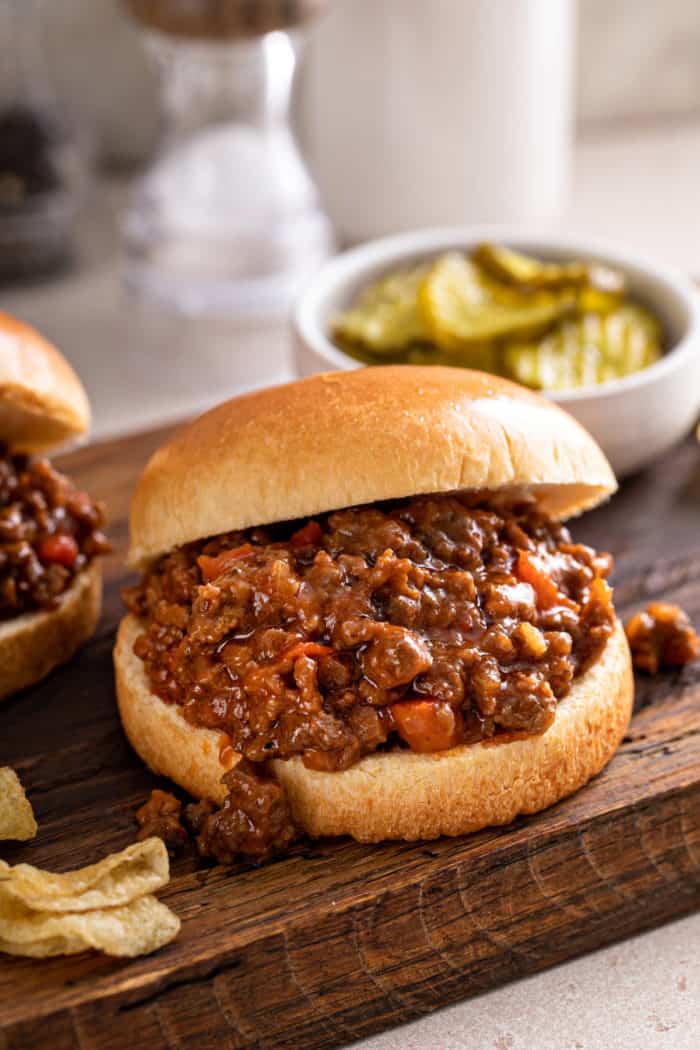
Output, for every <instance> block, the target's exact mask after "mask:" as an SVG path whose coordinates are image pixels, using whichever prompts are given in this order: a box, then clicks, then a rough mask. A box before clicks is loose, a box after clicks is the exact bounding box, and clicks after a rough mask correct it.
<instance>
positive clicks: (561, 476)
mask: <svg viewBox="0 0 700 1050" xmlns="http://www.w3.org/2000/svg"><path fill="white" fill-rule="evenodd" d="M511 487H516V488H527V489H528V490H531V491H532V492H533V494H534V495H535V496H536V498H537V499H538V501H539V503H540V505H541V506H542V508H543V509H544V510H546V511H547V512H548V513H549V514H551V515H552V516H554V517H557V518H564V517H567V516H570V515H572V514H577V513H580V512H581V511H583V510H586V509H587V508H588V507H592V506H594V505H595V504H597V503H600V502H601V501H602V500H603V499H605V498H606V497H607V496H609V495H610V493H611V492H614V490H615V488H616V487H617V486H616V482H615V476H614V474H613V472H612V470H611V468H610V465H609V463H608V461H607V460H606V458H605V456H604V455H603V453H602V452H601V450H600V449H599V448H598V446H597V445H596V443H595V441H594V440H593V438H592V437H591V436H590V435H589V434H588V433H587V431H585V430H584V429H583V428H582V427H581V426H580V425H579V424H578V423H577V422H576V421H575V420H574V419H572V417H571V416H569V415H568V414H567V413H566V412H564V411H562V409H560V408H558V407H557V406H556V405H554V404H553V403H552V402H550V401H546V400H544V398H541V397H539V396H538V395H537V394H534V393H532V392H531V391H529V390H525V389H524V388H523V387H520V386H517V385H516V384H515V383H510V382H508V381H507V380H505V379H499V378H497V377H495V376H491V375H486V374H485V373H483V372H471V371H468V370H467V369H463V368H441V367H438V366H434V365H432V366H427V367H416V366H410V365H396V366H382V367H379V368H362V369H356V370H353V371H351V372H333V373H328V374H324V375H316V376H311V377H310V378H308V379H303V380H300V381H298V382H296V383H289V384H287V385H285V386H277V387H272V388H271V389H267V390H258V391H255V392H254V393H251V394H246V395H244V396H243V397H238V398H234V399H233V400H232V401H228V402H226V403H225V404H223V405H220V406H219V407H218V408H214V409H212V410H211V411H210V412H207V413H205V414H204V415H203V416H200V417H199V419H196V420H195V421H194V422H193V423H190V424H189V425H188V426H186V427H185V428H184V429H183V430H181V431H179V432H178V433H177V434H176V435H175V436H174V437H173V438H172V440H171V441H170V442H168V444H166V445H164V446H163V447H162V448H161V449H159V450H158V451H157V452H156V453H155V454H154V455H153V456H152V458H151V460H150V461H149V463H148V465H147V466H146V469H145V471H144V473H143V475H142V477H141V480H140V481H139V484H138V486H137V488H136V492H135V495H134V500H133V504H132V508H131V548H130V551H129V564H130V565H131V566H134V567H143V566H145V565H146V564H148V563H149V562H150V561H151V560H152V559H154V558H157V557H159V556H160V555H161V554H164V553H166V552H167V551H169V550H172V549H173V548H174V547H179V546H181V545H182V544H184V543H189V542H191V541H193V540H198V539H203V538H204V537H206V536H215V535H217V534H218V533H221V532H228V531H229V530H233V529H244V528H249V527H250V526H252V525H265V524H269V523H271V522H275V521H285V520H290V519H294V518H304V517H308V516H311V515H313V514H319V513H322V512H323V511H329V510H337V509H339V508H341V507H349V506H354V505H356V504H361V503H373V502H376V501H378V500H386V499H399V498H401V497H404V496H413V495H418V494H420V493H428V492H453V491H455V490H466V489H470V490H474V489H491V490H493V489H504V488H511Z"/></svg>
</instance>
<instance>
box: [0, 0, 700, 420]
mask: <svg viewBox="0 0 700 1050" xmlns="http://www.w3.org/2000/svg"><path fill="white" fill-rule="evenodd" d="M0 48H1V60H0V306H1V307H2V308H3V309H5V310H8V311H10V312H13V313H16V314H18V315H19V316H20V317H23V318H24V319H26V320H28V321H30V322H31V323H33V324H35V325H36V326H37V327H39V328H40V329H42V330H43V331H44V332H46V334H47V335H48V336H49V337H50V338H52V339H53V340H54V341H55V342H56V343H57V344H58V345H59V347H60V348H61V349H62V350H63V352H64V353H65V354H66V355H67V356H68V357H69V358H70V359H71V360H72V361H73V363H74V364H75V366H76V367H77V368H78V370H79V371H80V373H81V376H82V378H83V380H84V382H85V384H86V386H87V388H88V391H89V394H90V396H91V399H92V402H93V408H94V414H95V436H98V437H99V436H108V435H113V434H116V433H122V432H125V431H128V430H134V429H140V428H144V427H148V426H155V425H159V424H161V423H163V422H165V421H167V420H171V419H176V418H180V417H182V416H184V415H186V414H188V413H191V412H193V411H195V410H198V409H200V408H201V407H203V406H205V405H207V404H209V403H211V402H212V401H215V400H220V399H221V398H222V396H223V395H224V394H226V393H232V392H235V391H237V390H241V389H246V388H250V387H252V386H254V385H259V384H262V383H266V382H270V381H277V380H282V379H286V378H290V377H291V375H292V364H291V359H290V351H289V345H288V333H287V325H286V316H287V313H288V310H289V307H290V304H291V302H293V300H294V298H295V296H296V294H297V293H298V290H299V288H301V287H303V285H304V283H305V282H307V281H308V279H309V277H310V275H311V274H312V273H313V272H314V270H315V269H316V268H317V267H318V266H319V265H320V264H321V263H322V261H323V260H324V259H325V258H327V257H328V256H329V255H330V254H332V253H333V252H334V251H335V250H336V249H337V248H338V247H343V246H347V245H350V244H354V243H358V242H360V241H362V240H365V239H367V238H370V237H374V236H377V235H381V234H384V233H390V232H393V231H398V230H402V229H409V228H412V227H417V226H423V225H432V224H445V223H479V222H489V223H492V222H497V223H507V224H508V225H511V226H513V225H515V226H523V227H527V228H532V229H557V230H566V231H570V232H577V233H584V234H586V236H589V237H590V238H592V239H598V238H603V239H609V240H611V241H617V242H620V243H621V244H623V245H627V246H629V247H630V248H632V249H638V250H639V251H640V252H643V253H644V254H645V255H647V256H651V257H658V258H659V259H663V260H664V261H667V262H670V263H672V264H675V265H677V266H678V267H680V268H682V269H684V270H685V271H686V272H689V273H690V274H692V275H694V276H698V275H700V200H699V197H700V190H699V189H698V179H697V172H698V170H700V8H699V7H698V5H697V3H695V2H694V0H665V3H664V4H657V3H652V2H646V3H645V2H641V3H640V2H639V0H581V2H580V3H579V4H578V5H577V4H576V3H575V2H574V0H327V2H325V3H324V2H322V0H129V2H128V3H127V2H120V0H54V2H51V3H42V2H41V0H0Z"/></svg>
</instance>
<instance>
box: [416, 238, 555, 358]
mask: <svg viewBox="0 0 700 1050" xmlns="http://www.w3.org/2000/svg"><path fill="white" fill-rule="evenodd" d="M418 299H419V302H420V305H421V307H422V309H423V314H424V316H425V319H426V321H427V323H428V327H429V329H430V332H431V334H432V338H433V340H434V342H435V343H436V344H437V345H438V346H439V347H441V348H442V349H444V350H460V349H463V348H464V347H468V346H470V345H472V344H474V343H485V342H487V341H489V340H496V339H504V338H506V337H509V338H521V339H522V338H526V337H528V336H532V335H536V334H541V333H542V332H543V331H546V330H547V329H548V328H550V327H551V326H552V325H553V324H554V323H555V322H556V321H558V320H559V319H560V318H562V317H565V316H566V315H567V314H570V313H571V312H572V310H573V309H574V306H575V296H574V295H573V294H572V293H569V294H563V295H560V296H557V297H547V298H546V299H544V301H543V300H542V299H533V300H532V301H527V300H523V301H521V302H518V303H517V304H514V303H512V304H506V303H503V302H496V301H495V297H494V296H493V294H492V293H491V291H490V289H489V287H488V285H487V284H484V282H483V281H482V280H481V278H480V275H479V271H478V269H477V267H476V266H475V265H474V263H472V262H470V261H469V260H468V259H465V258H464V257H463V256H461V255H457V254H450V255H444V256H441V257H440V258H439V259H437V260H436V262H435V263H434V264H433V265H432V266H431V268H430V270H429V272H428V274H427V275H426V277H425V278H424V280H423V281H422V282H421V284H420V288H419V291H418Z"/></svg>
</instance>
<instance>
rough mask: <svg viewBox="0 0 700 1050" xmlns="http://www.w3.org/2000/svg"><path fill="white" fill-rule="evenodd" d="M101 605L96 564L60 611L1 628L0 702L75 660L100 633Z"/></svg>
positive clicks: (31, 615)
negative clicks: (96, 628)
mask: <svg viewBox="0 0 700 1050" xmlns="http://www.w3.org/2000/svg"><path fill="white" fill-rule="evenodd" d="M101 604H102V573H101V570H100V567H99V565H98V564H97V563H96V562H93V563H92V564H91V565H90V566H89V567H88V568H87V569H86V570H85V571H84V572H81V573H80V574H79V575H78V576H76V578H75V580H74V581H73V585H72V586H71V588H70V590H68V591H66V593H65V594H64V596H63V598H62V600H61V604H60V605H59V607H58V608H57V609H54V610H52V611H51V612H36V613H25V614H24V615H23V616H16V617H15V618H14V619H13V620H6V621H5V622H3V623H1V624H0V700H5V699H6V698H7V697H8V696H11V695H12V693H16V692H18V690H20V689H25V688H26V687H27V686H29V685H34V683H35V682H38V681H39V680H40V679H41V678H44V677H45V675H47V674H48V673H49V671H52V670H53V669H54V667H58V665H59V664H62V663H65V662H66V660H70V658H71V656H72V655H73V653H74V652H75V651H76V649H77V648H78V647H79V646H80V645H82V643H83V642H84V641H86V640H87V639H88V638H89V637H90V635H91V634H92V633H93V631H94V630H95V627H96V626H97V621H98V620H99V617H100V608H101Z"/></svg>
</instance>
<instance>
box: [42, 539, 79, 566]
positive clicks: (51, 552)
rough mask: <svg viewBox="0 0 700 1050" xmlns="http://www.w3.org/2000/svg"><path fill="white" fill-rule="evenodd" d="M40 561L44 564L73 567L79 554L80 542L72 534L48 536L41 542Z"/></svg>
mask: <svg viewBox="0 0 700 1050" xmlns="http://www.w3.org/2000/svg"><path fill="white" fill-rule="evenodd" d="M38 554H39V561H42V562H43V563H44V565H63V566H64V568H66V569H72V568H73V566H74V565H75V562H76V559H77V557H78V554H79V548H78V544H77V542H76V541H75V539H74V538H73V537H72V536H67V535H63V534H61V533H57V534H56V535H55V536H47V537H46V538H45V539H43V540H42V541H41V543H40V544H39V550H38Z"/></svg>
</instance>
